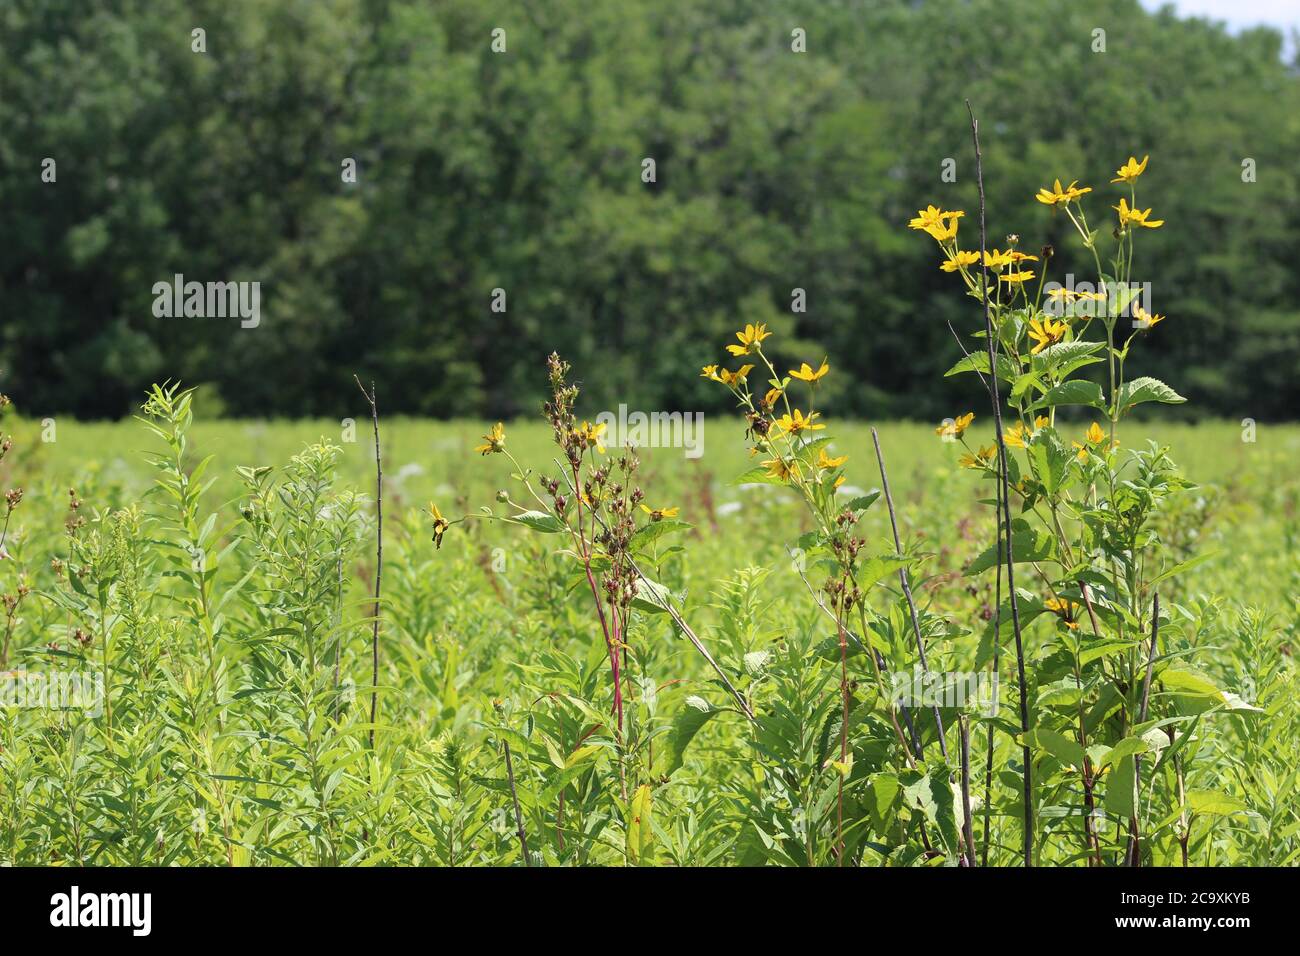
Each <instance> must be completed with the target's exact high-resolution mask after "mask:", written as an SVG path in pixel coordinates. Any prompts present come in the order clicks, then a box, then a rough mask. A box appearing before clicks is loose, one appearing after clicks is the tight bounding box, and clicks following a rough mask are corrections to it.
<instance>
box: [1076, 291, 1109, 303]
mask: <svg viewBox="0 0 1300 956" xmlns="http://www.w3.org/2000/svg"><path fill="white" fill-rule="evenodd" d="M1076 295H1078V297H1079V298H1080V299H1090V300H1092V301H1093V302H1105V301H1106V293H1105V292H1078V293H1076Z"/></svg>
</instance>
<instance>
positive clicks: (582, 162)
mask: <svg viewBox="0 0 1300 956" xmlns="http://www.w3.org/2000/svg"><path fill="white" fill-rule="evenodd" d="M195 28H202V29H203V30H205V31H206V52H204V53H195V52H193V51H192V49H191V43H192V37H191V31H192V30H194V29H195ZM497 28H501V29H504V30H505V31H506V33H505V43H506V49H505V52H501V53H497V52H493V50H492V48H491V43H492V31H493V30H494V29H497ZM795 28H800V29H803V30H805V31H806V43H807V52H806V53H794V52H792V50H791V45H792V42H793V39H792V30H794V29H795ZM1097 29H1103V30H1105V31H1106V37H1105V42H1106V49H1105V52H1094V45H1095V42H1096V37H1095V35H1094V31H1095V30H1097ZM1279 50H1280V37H1279V36H1277V35H1276V34H1274V33H1271V32H1269V31H1253V32H1248V33H1245V34H1243V35H1241V36H1238V37H1232V36H1229V35H1227V34H1226V33H1225V32H1224V31H1223V30H1222V29H1221V28H1216V27H1212V26H1210V25H1207V24H1205V23H1203V22H1197V21H1180V20H1178V19H1176V18H1175V17H1174V16H1173V15H1172V13H1169V12H1162V13H1157V14H1150V13H1147V12H1145V11H1144V10H1143V9H1142V8H1141V7H1139V5H1138V3H1137V0H1089V2H1085V3H1080V2H1074V0H1049V2H1043V0H1003V2H997V3H994V2H992V0H972V2H968V3H954V2H903V0H842V2H836V3H826V2H824V0H794V2H790V3H783V4H779V5H773V4H771V3H768V2H766V0H725V2H702V0H661V2H653V3H651V2H643V3H642V2H632V0H551V2H547V3H544V4H523V3H519V2H512V0H444V2H439V3H429V2H426V0H315V2H311V3H292V4H288V3H281V2H278V0H207V2H189V0H184V2H183V0H148V2H144V0H94V2H90V0H10V2H6V3H5V4H3V6H2V7H0V89H2V90H3V91H4V93H3V95H0V209H3V214H4V224H5V242H4V243H3V244H0V310H2V312H3V327H2V328H0V367H4V368H5V369H6V370H7V373H8V374H7V378H6V379H5V382H4V385H5V390H6V391H7V392H9V393H10V394H11V395H13V396H14V397H15V400H17V401H19V402H20V403H21V405H22V408H23V410H24V412H26V413H28V414H31V415H33V416H35V417H38V418H39V417H42V416H44V415H47V414H55V413H59V412H73V413H76V414H78V415H81V416H99V415H109V416H116V415H121V414H124V413H127V412H129V411H130V410H131V408H132V406H133V405H134V404H135V396H137V395H138V394H139V393H140V392H141V391H142V390H143V389H144V388H145V387H146V386H147V385H148V384H149V383H150V382H152V381H154V380H160V379H163V378H166V377H168V376H172V377H175V376H179V377H182V378H183V379H184V380H185V381H187V382H191V383H210V384H211V385H212V386H213V387H214V388H209V389H207V390H205V392H204V395H205V397H211V398H215V397H216V394H217V393H219V396H220V400H221V402H222V403H224V406H225V407H226V408H227V409H229V410H230V411H232V412H235V413H239V414H246V415H273V414H286V415H301V414H318V415H325V414H331V415H342V414H348V413H349V412H352V413H355V408H356V403H355V401H354V399H355V393H354V392H353V390H352V389H351V387H350V373H351V372H352V371H354V370H356V371H361V372H362V374H363V376H365V377H366V378H367V380H369V378H370V377H374V378H375V379H376V380H378V381H380V382H382V383H383V384H384V395H385V402H386V408H387V409H388V410H390V411H405V412H409V413H416V414H425V415H431V416H437V417H446V416H452V415H458V414H459V415H467V414H476V413H477V414H491V415H493V416H494V417H496V416H506V417H508V416H511V415H516V414H531V412H532V410H533V409H535V408H536V407H537V405H538V403H539V402H540V401H541V397H542V393H543V383H542V382H540V381H539V379H538V377H537V375H536V374H535V370H536V368H537V367H538V364H539V363H540V361H541V360H542V359H543V357H544V356H545V355H546V354H547V353H548V352H550V351H551V350H552V349H557V350H558V351H560V352H561V353H562V354H564V355H565V356H566V357H567V358H568V359H569V360H571V361H572V362H573V363H574V365H575V367H576V368H577V369H580V370H581V374H582V378H583V385H584V389H585V392H584V394H585V395H586V396H587V397H588V398H589V399H590V400H591V401H592V402H593V403H595V405H596V407H613V406H614V405H615V404H616V403H617V402H620V401H626V402H628V403H629V404H631V405H632V406H633V407H640V408H687V409H701V410H716V409H720V408H721V407H723V404H724V403H723V399H722V397H721V396H720V395H719V394H718V393H717V392H715V391H714V390H713V389H711V388H709V387H708V383H706V382H702V381H699V380H691V379H689V378H684V377H683V376H681V375H680V369H681V367H683V365H691V364H696V365H699V364H703V363H704V362H706V361H709V360H711V353H710V351H709V346H707V345H705V344H704V343H707V342H710V341H716V340H718V339H720V338H722V337H724V336H726V335H729V334H730V332H731V331H732V330H733V329H734V326H735V323H736V322H738V321H739V322H742V323H743V322H761V323H766V324H767V325H768V326H769V327H770V328H771V329H773V330H775V331H777V332H779V333H780V337H779V340H778V341H779V342H780V343H781V345H780V348H781V349H783V350H785V351H783V352H782V353H781V354H780V355H779V356H778V357H779V358H780V359H782V360H785V359H795V358H808V357H809V356H821V355H823V354H830V355H835V356H837V357H838V359H839V366H838V367H839V368H840V369H842V370H843V371H844V372H845V373H846V374H843V375H840V376H837V377H836V378H834V379H832V380H830V381H828V382H827V384H826V395H827V397H828V398H829V399H832V400H833V401H834V402H835V403H836V406H837V408H839V409H840V410H841V411H842V412H844V413H857V414H864V413H872V414H880V413H883V414H886V415H899V414H920V415H925V416H935V417H938V416H940V415H943V414H947V413H948V410H949V408H950V407H951V405H952V403H953V402H955V401H956V400H957V397H958V396H959V395H961V394H963V392H962V385H961V383H959V382H957V381H954V380H951V379H950V380H947V381H943V380H941V377H940V376H941V373H942V372H943V371H944V370H945V369H947V368H948V367H949V365H951V364H952V362H953V361H954V360H955V359H956V358H957V357H959V354H958V353H957V351H956V346H955V344H954V343H953V341H952V339H951V336H950V335H949V333H948V331H947V329H946V327H945V323H944V320H945V319H952V320H954V321H955V320H956V319H957V317H958V316H959V315H963V314H964V313H962V312H961V310H962V309H963V308H964V307H965V306H966V303H963V302H962V301H961V300H960V299H959V298H957V297H953V296H951V295H948V294H947V291H946V290H947V289H948V280H949V277H948V276H946V275H944V274H942V273H941V272H940V271H939V270H938V269H937V268H936V267H935V264H934V262H933V261H932V260H931V259H930V258H929V257H927V256H926V255H925V252H924V250H923V249H922V248H920V247H918V245H917V244H915V243H911V242H909V241H907V237H906V236H904V235H900V234H899V231H898V227H899V225H900V224H901V223H903V222H905V221H906V220H907V218H908V217H909V216H910V215H912V212H913V210H914V209H915V204H914V199H915V197H917V196H925V197H929V198H931V199H932V200H933V201H936V202H940V203H941V204H943V205H944V206H946V207H948V208H952V207H961V208H967V209H969V208H972V207H973V204H974V196H973V191H974V176H973V168H972V164H971V162H970V160H969V158H968V152H967V144H968V130H967V126H966V115H965V111H964V108H963V106H962V100H963V97H970V98H971V99H972V100H973V101H974V102H975V104H976V106H977V108H978V109H979V110H980V111H981V113H982V115H983V117H984V135H985V146H986V154H987V165H988V172H989V176H988V180H989V189H990V197H989V198H990V209H991V210H992V218H991V220H990V235H991V236H993V237H997V238H998V241H999V242H1000V241H1001V236H1003V235H1004V234H1005V233H1006V232H1007V231H1008V230H1009V229H1010V228H1012V227H1013V226H1014V227H1015V228H1018V229H1020V231H1021V232H1022V234H1023V242H1024V246H1023V247H1024V248H1037V247H1038V246H1040V245H1042V244H1044V243H1051V244H1053V245H1054V246H1055V248H1056V251H1057V256H1058V265H1061V266H1064V267H1065V268H1064V269H1063V270H1062V271H1066V270H1068V269H1069V268H1071V267H1073V269H1074V271H1076V272H1083V271H1086V270H1087V269H1088V268H1089V267H1090V265H1091V258H1090V256H1089V255H1088V254H1087V252H1086V250H1085V249H1084V247H1083V246H1082V244H1081V243H1080V241H1079V240H1078V238H1077V237H1076V236H1074V235H1073V232H1072V230H1071V229H1070V227H1069V224H1068V222H1066V221H1065V220H1064V218H1063V217H1061V216H1053V215H1052V214H1051V213H1050V212H1049V211H1048V210H1047V209H1040V210H1037V213H1038V215H1037V216H1036V217H1034V218H1030V219H1025V218H1018V219H1017V220H1016V221H1014V222H1012V221H1011V220H1004V219H1003V218H1001V213H1000V212H999V210H1003V209H1010V208H1013V207H1014V205H1015V204H1016V203H1018V197H1022V196H1024V195H1025V194H1026V193H1028V192H1031V191H1032V190H1033V189H1035V188H1037V187H1038V186H1040V185H1041V178H1042V176H1043V174H1044V171H1045V170H1047V171H1051V170H1065V169H1078V168H1080V167H1081V165H1082V164H1081V159H1082V157H1083V156H1085V155H1095V154H1099V153H1104V154H1106V155H1108V156H1109V155H1110V154H1112V153H1114V152H1116V151H1117V148H1123V149H1125V150H1130V149H1133V150H1136V151H1137V152H1138V154H1139V155H1142V154H1143V153H1145V152H1153V153H1154V152H1157V150H1158V152H1159V154H1160V155H1161V157H1162V160H1163V161H1162V164H1161V166H1160V168H1159V169H1158V170H1155V171H1152V172H1151V173H1149V174H1148V176H1149V178H1150V179H1151V181H1152V184H1153V186H1155V187H1157V188H1158V189H1159V192H1160V194H1161V196H1162V197H1164V198H1163V200H1162V204H1161V206H1162V214H1164V215H1167V216H1169V217H1170V218H1171V219H1176V220H1177V221H1178V223H1179V224H1180V228H1179V230H1178V231H1177V232H1176V233H1175V232H1169V233H1168V234H1160V235H1153V236H1152V237H1151V240H1150V242H1149V244H1148V249H1147V251H1146V253H1145V257H1144V260H1143V262H1144V267H1146V268H1149V269H1150V270H1151V272H1150V276H1151V277H1152V278H1153V279H1154V277H1156V276H1158V277H1159V279H1158V280H1156V281H1154V283H1153V288H1152V291H1153V298H1154V303H1155V306H1156V308H1157V309H1158V310H1159V311H1160V312H1161V313H1163V314H1167V315H1170V316H1174V317H1176V318H1177V319H1178V325H1179V331H1178V333H1177V334H1176V335H1172V334H1159V333H1164V331H1165V330H1164V329H1161V330H1159V333H1158V334H1156V335H1155V337H1154V341H1155V348H1153V349H1152V350H1151V354H1150V356H1149V358H1148V360H1147V362H1148V364H1147V365H1146V366H1145V370H1146V371H1148V372H1149V373H1150V374H1152V375H1153V376H1156V377H1158V378H1163V379H1171V378H1174V377H1175V376H1174V375H1173V374H1172V370H1173V369H1175V368H1177V369H1179V370H1180V374H1179V375H1178V376H1177V378H1178V380H1179V381H1180V391H1181V392H1182V393H1183V394H1184V395H1186V396H1187V397H1188V398H1189V400H1190V401H1189V403H1188V405H1186V406H1183V408H1184V409H1197V410H1199V412H1200V413H1206V412H1218V413H1220V414H1222V415H1225V416H1228V417H1232V418H1234V419H1239V418H1242V417H1252V418H1256V419H1260V420H1267V419H1269V418H1271V417H1272V418H1276V417H1284V416H1287V415H1289V414H1290V412H1291V411H1292V409H1294V407H1295V403H1296V400H1297V398H1300V394H1298V393H1297V385H1296V381H1297V371H1298V370H1300V311H1298V310H1297V306H1296V304H1295V303H1296V302H1300V286H1298V280H1297V278H1296V271H1295V269H1294V261H1295V258H1296V251H1297V249H1298V248H1300V218H1298V216H1297V210H1300V202H1297V196H1298V192H1300V190H1298V189H1297V172H1296V164H1295V157H1296V155H1300V82H1298V81H1297V78H1296V75H1295V72H1294V69H1292V68H1289V67H1287V66H1286V65H1284V64H1283V62H1282V61H1281V59H1280V56H1279ZM1116 144H1123V145H1122V147H1117V146H1116ZM46 157H50V158H54V159H55V160H56V161H57V182H55V183H47V182H43V181H42V160H43V159H44V158H46ZM347 158H354V159H355V160H356V162H357V174H358V175H357V182H356V183H355V184H353V183H345V182H343V178H342V175H341V163H342V162H343V161H344V160H345V159H347ZM645 158H652V159H654V160H655V163H656V177H655V179H656V181H655V182H653V183H646V182H643V181H642V161H643V159H645ZM947 158H953V159H955V160H956V166H955V171H956V181H955V182H945V181H944V180H943V178H942V172H943V168H944V167H943V163H944V160H945V159H947ZM1247 159H1251V160H1253V161H1254V163H1255V166H1256V170H1257V181H1255V182H1243V180H1242V173H1243V169H1242V163H1243V161H1244V160H1247ZM1012 197H1017V198H1016V200H1015V202H1013V199H1012ZM175 273H181V274H183V275H185V276H186V277H187V278H189V279H197V280H199V281H222V280H244V281H253V280H256V281H260V282H261V283H262V290H263V317H262V321H261V324H260V325H259V326H258V327H257V328H255V329H241V328H239V327H238V326H237V324H236V323H234V322H232V321H228V320H222V319H213V318H202V319H199V318H190V319H180V318H155V317H154V315H153V312H152V309H151V305H152V301H153V291H152V288H153V284H154V283H155V282H158V281H160V280H167V279H170V278H171V276H172V275H173V274H175ZM1136 278H1137V279H1138V280H1139V281H1145V280H1146V279H1147V276H1146V275H1141V276H1137V277H1136ZM497 288H500V289H503V290H505V293H506V297H507V298H506V311H504V312H494V311H493V310H492V302H493V290H494V289H497ZM795 289H802V290H804V292H805V294H806V300H807V310H806V311H805V312H793V311H792V310H791V306H792V291H793V290H795ZM904 352H906V354H907V355H908V356H909V358H908V361H906V362H902V361H900V360H899V357H900V356H901V355H903V354H904ZM1093 371H1095V370H1093V369H1089V370H1087V373H1088V374H1091V373H1092V372H1093ZM847 373H851V374H847ZM1096 380H1097V381H1100V380H1101V379H1100V377H1098V378H1097V379H1096ZM208 407H210V408H211V409H212V410H213V411H217V410H219V409H218V406H217V405H216V404H215V403H214V402H210V403H209V406H208Z"/></svg>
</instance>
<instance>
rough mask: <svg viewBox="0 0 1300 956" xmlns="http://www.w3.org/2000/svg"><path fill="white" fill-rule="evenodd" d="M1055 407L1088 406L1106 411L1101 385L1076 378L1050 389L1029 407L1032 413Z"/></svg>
mask: <svg viewBox="0 0 1300 956" xmlns="http://www.w3.org/2000/svg"><path fill="white" fill-rule="evenodd" d="M1055 405H1087V406H1088V407H1089V408H1098V409H1104V408H1105V407H1106V402H1105V399H1104V398H1103V397H1102V394H1101V386H1100V385H1098V384H1097V383H1096V382H1089V381H1088V380H1087V379H1082V378H1075V379H1071V380H1070V381H1068V382H1062V383H1061V384H1060V385H1057V386H1054V387H1053V388H1050V389H1048V391H1047V394H1046V395H1044V396H1043V397H1042V398H1040V399H1039V400H1038V401H1036V402H1034V403H1033V404H1032V405H1030V406H1029V410H1030V411H1031V412H1032V411H1037V410H1038V409H1040V408H1051V407H1053V406H1055Z"/></svg>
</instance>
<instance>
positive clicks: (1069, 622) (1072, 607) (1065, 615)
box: [1043, 597, 1079, 630]
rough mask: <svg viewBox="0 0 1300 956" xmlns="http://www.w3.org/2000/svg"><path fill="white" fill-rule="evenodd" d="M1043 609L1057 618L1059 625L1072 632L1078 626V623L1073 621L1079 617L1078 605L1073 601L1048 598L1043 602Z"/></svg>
mask: <svg viewBox="0 0 1300 956" xmlns="http://www.w3.org/2000/svg"><path fill="white" fill-rule="evenodd" d="M1043 607H1045V608H1047V610H1049V611H1051V612H1052V613H1053V614H1055V615H1056V616H1057V617H1059V618H1060V619H1061V623H1063V624H1064V625H1065V626H1066V627H1068V628H1069V629H1070V630H1074V629H1075V628H1077V627H1078V626H1079V622H1078V621H1077V620H1075V618H1077V617H1078V615H1079V605H1077V604H1075V603H1074V602H1073V601H1067V600H1065V598H1059V597H1054V598H1048V599H1047V600H1046V601H1044V602H1043Z"/></svg>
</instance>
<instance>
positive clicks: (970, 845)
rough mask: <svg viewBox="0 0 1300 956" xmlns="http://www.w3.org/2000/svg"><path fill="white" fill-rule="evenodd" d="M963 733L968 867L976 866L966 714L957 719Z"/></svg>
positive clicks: (963, 813) (963, 829)
mask: <svg viewBox="0 0 1300 956" xmlns="http://www.w3.org/2000/svg"><path fill="white" fill-rule="evenodd" d="M957 724H958V729H959V730H960V731H961V834H962V839H963V840H964V841H965V844H966V865H967V866H974V865H975V837H974V835H973V833H972V832H971V819H970V718H969V717H967V716H966V715H965V714H962V715H960V716H959V717H958V718H957Z"/></svg>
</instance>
